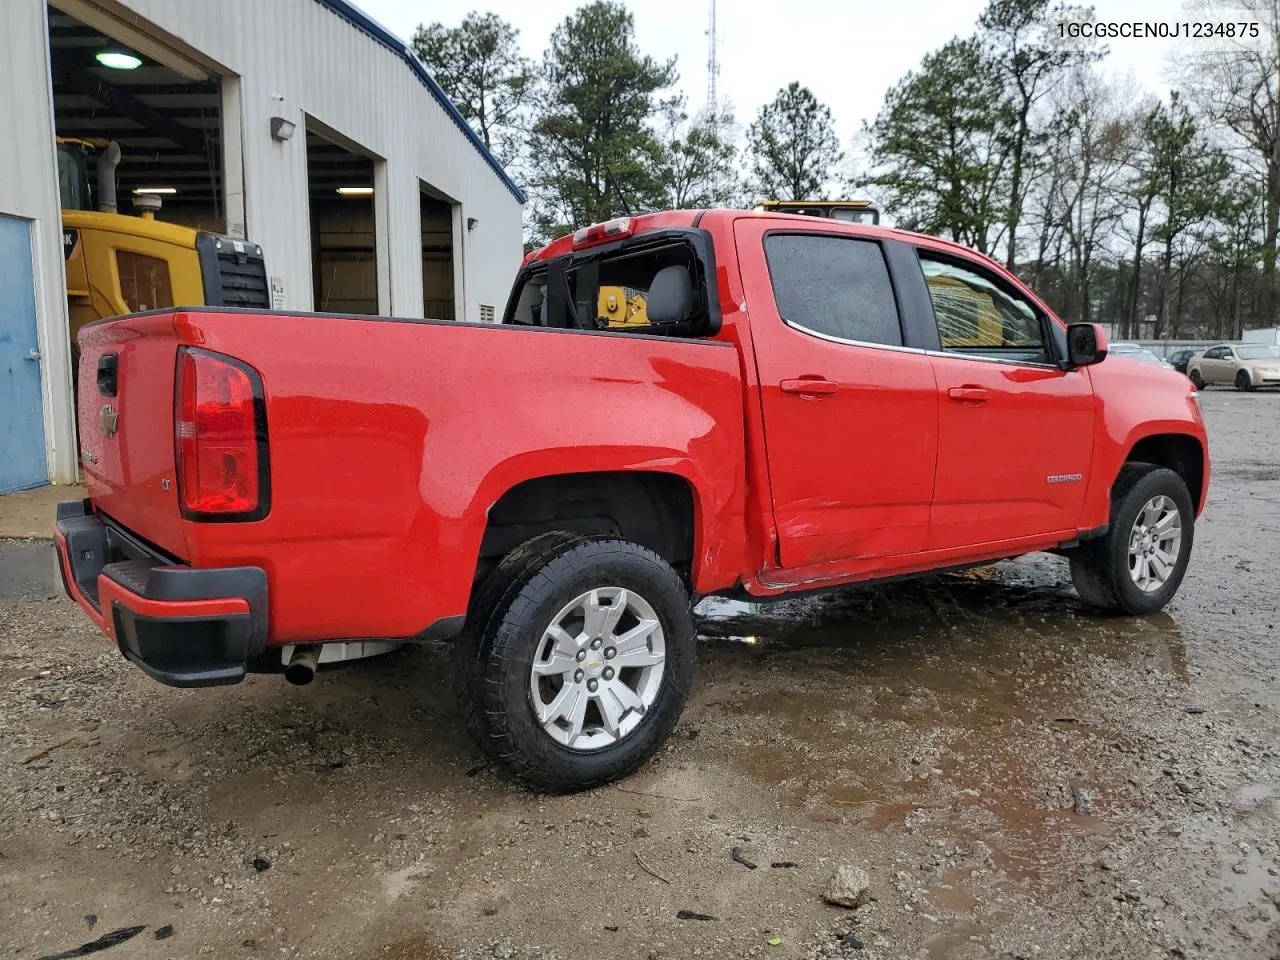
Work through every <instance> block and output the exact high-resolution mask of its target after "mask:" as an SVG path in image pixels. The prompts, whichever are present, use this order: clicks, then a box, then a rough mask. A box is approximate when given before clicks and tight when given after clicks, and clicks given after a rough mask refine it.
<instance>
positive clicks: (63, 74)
mask: <svg viewBox="0 0 1280 960" xmlns="http://www.w3.org/2000/svg"><path fill="white" fill-rule="evenodd" d="M3 8H4V9H3V13H0V22H2V23H3V30H0V38H3V41H2V43H0V49H2V50H3V54H4V55H3V56H2V57H0V91H3V96H0V129H4V130H7V131H8V136H7V138H6V139H7V142H6V145H5V148H4V149H3V150H0V491H4V490H11V489H20V488H23V487H28V486H35V485H40V484H43V483H45V482H55V483H58V482H61V483H65V482H72V481H74V480H75V479H76V477H77V467H78V454H77V446H76V436H75V416H74V411H73V409H72V406H73V401H72V359H71V349H70V339H69V330H70V326H69V323H70V321H69V319H68V317H69V311H68V294H69V290H70V288H69V287H68V285H67V283H68V280H67V271H66V263H67V262H68V261H67V260H66V259H65V258H66V257H68V256H70V246H71V244H72V242H73V239H74V238H72V237H70V236H67V237H64V231H63V223H62V206H63V204H64V203H65V199H64V195H63V194H64V193H65V183H63V184H61V186H62V187H63V193H60V176H62V177H63V178H64V179H65V174H60V166H59V163H60V155H59V153H58V149H57V148H56V146H55V144H57V143H59V142H66V141H73V142H76V143H82V142H83V143H86V144H90V146H88V147H85V148H83V149H86V150H88V149H92V148H93V145H94V144H98V143H99V141H100V142H101V143H106V142H107V141H112V142H115V143H118V144H119V145H120V151H121V154H122V156H123V160H122V162H121V163H120V165H119V167H118V176H117V179H118V187H117V194H118V196H119V198H120V202H121V212H125V210H126V209H127V201H128V200H129V199H130V198H132V199H133V201H134V203H135V204H136V206H137V209H139V210H144V209H145V207H146V204H144V203H143V202H142V201H139V200H138V198H139V197H144V198H146V199H148V200H153V201H154V203H158V204H160V210H159V212H158V213H156V214H154V216H155V218H156V219H160V220H170V221H172V222H174V223H178V224H182V225H186V226H188V227H194V228H196V229H199V230H207V231H209V232H211V233H217V234H222V235H225V236H229V237H232V238H240V239H247V240H248V241H250V242H251V243H252V244H255V245H260V246H261V248H262V251H263V258H264V261H265V268H266V273H267V274H268V275H269V279H270V294H271V302H272V305H273V306H275V307H278V308H282V309H290V310H313V309H314V310H325V311H328V312H334V313H352V314H356V313H368V314H380V315H384V316H400V317H424V316H427V317H432V318H435V319H457V320H467V321H482V320H492V319H493V318H494V316H495V314H497V313H500V312H501V309H502V304H503V303H504V301H505V298H506V294H507V291H508V288H509V286H510V283H511V280H512V278H513V276H514V273H515V270H516V268H517V267H518V265H519V261H520V257H521V253H522V249H521V206H522V204H523V202H524V197H523V195H522V194H521V192H520V190H519V188H518V187H517V186H516V185H515V184H514V183H513V182H512V180H511V179H510V178H509V177H508V175H507V174H506V172H505V171H504V170H503V169H502V167H501V165H500V164H499V163H498V161H497V160H496V159H495V158H494V157H493V156H492V154H490V153H489V151H487V150H486V149H485V148H484V145H483V143H482V142H481V141H480V140H479V139H478V138H477V136H476V135H475V133H474V132H473V131H472V130H471V129H470V127H469V126H468V125H467V124H466V122H465V121H464V120H463V118H462V117H461V115H460V114H459V113H458V111H457V110H456V108H455V107H454V106H453V105H452V104H451V103H450V102H449V100H448V98H447V97H446V96H445V95H444V93H443V92H442V91H441V89H440V87H439V86H438V84H436V82H435V81H434V79H433V78H432V77H431V75H430V73H429V72H428V71H427V69H426V68H425V67H424V66H423V65H422V64H421V63H420V62H419V61H418V60H417V59H416V58H415V57H414V56H413V55H412V53H411V52H410V51H409V49H408V48H407V46H406V45H405V43H404V42H403V41H401V40H398V39H397V38H396V37H394V36H393V35H391V34H390V33H388V32H387V31H386V30H385V29H384V28H382V27H381V26H379V25H378V24H377V23H375V22H374V21H373V20H371V19H370V18H369V17H368V16H366V15H365V14H363V13H362V12H361V11H360V10H359V9H358V8H356V7H355V6H353V5H352V4H351V3H349V2H348V0H270V2H264V0H217V2H212V3H211V2H208V0H50V2H46V0H5V2H4V4H3ZM99 145H100V144H99ZM143 215H144V216H145V215H146V214H145V213H144V214H143ZM116 292H117V293H119V292H120V291H119V290H117V291H116ZM122 296H123V302H125V303H129V298H128V295H127V293H126V294H124V295H122ZM130 306H131V307H132V306H133V305H132V304H130ZM408 361H409V358H406V362H408ZM427 361H428V358H424V362H427ZM430 362H441V361H440V359H439V358H430ZM445 362H447V360H446V361H445Z"/></svg>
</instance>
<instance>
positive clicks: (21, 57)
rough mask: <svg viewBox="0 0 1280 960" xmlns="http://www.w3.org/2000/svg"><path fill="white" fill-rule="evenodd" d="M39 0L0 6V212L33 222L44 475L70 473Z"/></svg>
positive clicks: (58, 238) (56, 208)
mask: <svg viewBox="0 0 1280 960" xmlns="http://www.w3.org/2000/svg"><path fill="white" fill-rule="evenodd" d="M45 20H46V7H45V4H44V0H4V12H3V13H0V24H2V25H3V32H2V33H0V37H2V38H3V40H4V42H3V44H2V45H0V130H4V131H6V132H7V134H8V137H6V143H5V144H4V146H3V147H0V213H4V214H9V215H11V216H16V217H23V218H26V219H28V220H30V221H32V240H33V250H32V261H33V262H34V264H35V290H36V329H37V332H38V334H39V340H40V355H41V364H40V367H41V391H42V393H43V394H44V411H45V423H44V440H45V453H46V456H47V459H48V463H49V479H50V480H52V481H53V482H55V483H74V482H75V479H76V469H77V462H76V459H77V458H76V440H75V411H73V410H72V409H71V344H70V341H69V340H68V339H67V294H66V289H67V287H66V279H65V277H64V274H63V262H62V218H61V215H60V204H59V201H58V178H57V159H56V157H55V155H54V142H53V136H54V134H53V95H52V93H51V92H50V89H49V88H50V81H49V40H48V32H47V24H46V22H45Z"/></svg>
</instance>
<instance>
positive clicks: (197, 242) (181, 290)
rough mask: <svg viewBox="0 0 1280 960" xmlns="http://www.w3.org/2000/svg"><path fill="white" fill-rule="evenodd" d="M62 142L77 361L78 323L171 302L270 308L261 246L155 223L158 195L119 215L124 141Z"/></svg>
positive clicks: (65, 242)
mask: <svg viewBox="0 0 1280 960" xmlns="http://www.w3.org/2000/svg"><path fill="white" fill-rule="evenodd" d="M57 145H58V189H59V193H60V194H61V200H62V253H63V256H64V257H65V259H66V274H67V308H68V311H69V316H70V327H71V351H72V358H73V360H75V361H76V362H77V364H78V361H79V350H78V348H77V346H76V336H77V334H78V333H79V332H80V328H81V327H83V326H84V325H85V324H86V323H91V322H92V321H94V320H101V319H103V318H104V317H115V316H119V315H120V314H124V313H137V312H140V311H143V310H154V309H158V308H161V307H172V306H230V307H253V308H257V309H268V308H270V306H271V302H270V291H269V289H268V286H267V275H266V268H265V266H264V264H263V260H262V248H261V247H259V246H258V245H257V244H254V243H248V242H246V241H244V240H234V239H232V238H230V237H222V236H217V235H215V234H212V233H207V232H205V231H202V230H193V229H192V228H190V227H183V226H179V225H177V224H173V223H164V222H162V221H160V220H157V219H155V214H156V212H157V211H158V210H159V209H160V206H161V200H160V197H159V196H154V195H149V194H144V195H142V196H136V197H134V198H133V206H134V209H136V210H138V211H139V215H138V216H129V215H127V214H122V213H119V212H117V211H116V183H115V171H116V166H117V165H118V164H119V162H120V147H119V145H118V144H115V143H111V142H108V141H105V140H101V141H99V140H74V139H70V138H64V137H59V138H58V140H57ZM95 153H96V155H97V165H98V171H97V172H98V176H97V182H98V190H97V194H98V195H97V197H96V204H95V198H94V197H93V195H92V194H93V191H92V190H91V188H90V184H89V173H88V158H89V157H90V156H91V155H93V154H95ZM95 206H96V209H95ZM74 369H75V368H74V367H73V370H74Z"/></svg>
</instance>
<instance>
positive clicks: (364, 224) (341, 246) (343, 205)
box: [307, 128, 379, 315]
mask: <svg viewBox="0 0 1280 960" xmlns="http://www.w3.org/2000/svg"><path fill="white" fill-rule="evenodd" d="M373 181H374V161H373V160H372V159H371V158H369V157H366V156H363V155H362V154H359V153H356V152H354V151H352V150H348V149H346V148H345V147H342V146H340V145H338V144H337V143H334V142H333V141H332V140H330V139H327V138H326V137H324V136H322V135H321V134H319V133H317V132H316V131H315V130H314V129H311V128H308V130H307V188H308V190H309V191H310V197H311V267H312V275H313V277H312V279H313V284H314V288H315V289H314V295H315V308H316V309H317V310H319V311H320V312H322V313H354V314H371V315H377V314H378V313H379V303H378V243H377V238H378V231H377V218H376V214H375V209H374V197H373Z"/></svg>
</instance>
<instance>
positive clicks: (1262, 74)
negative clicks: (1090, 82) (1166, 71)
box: [1181, 0, 1280, 315]
mask: <svg viewBox="0 0 1280 960" xmlns="http://www.w3.org/2000/svg"><path fill="white" fill-rule="evenodd" d="M1190 7H1191V11H1192V13H1198V14H1203V15H1204V16H1202V17H1200V19H1210V18H1212V19H1215V20H1222V21H1224V23H1225V22H1230V23H1231V24H1232V25H1233V26H1234V25H1236V24H1238V23H1248V24H1255V25H1256V26H1257V29H1258V35H1257V36H1249V35H1248V32H1247V31H1244V35H1241V34H1240V33H1236V34H1235V36H1232V37H1228V38H1224V39H1220V40H1218V41H1216V42H1214V43H1209V44H1202V45H1199V46H1198V47H1196V48H1193V49H1192V51H1191V52H1190V53H1187V54H1185V55H1184V56H1183V57H1182V58H1181V66H1182V71H1181V73H1182V82H1183V85H1184V86H1185V87H1186V89H1187V91H1188V95H1189V97H1190V99H1191V100H1192V101H1193V102H1194V103H1195V104H1196V105H1197V106H1198V107H1199V109H1200V111H1201V112H1202V113H1203V114H1204V115H1205V116H1206V117H1207V118H1208V119H1209V120H1210V121H1211V122H1213V123H1214V124H1216V125H1217V126H1219V127H1220V128H1221V129H1222V130H1223V131H1224V132H1226V133H1228V134H1229V135H1230V137H1231V138H1232V140H1233V141H1234V144H1235V145H1236V146H1237V147H1238V148H1239V151H1240V153H1241V155H1242V157H1243V158H1244V160H1245V162H1246V163H1247V164H1248V165H1249V166H1250V167H1251V168H1252V169H1253V170H1254V171H1255V172H1256V174H1257V176H1258V179H1259V180H1260V181H1261V182H1262V184H1263V205H1264V218H1263V237H1262V264H1263V286H1262V294H1263V303H1262V309H1263V312H1264V314H1267V315H1269V314H1270V312H1271V307H1272V305H1273V304H1274V300H1275V287H1276V281H1275V273H1276V247H1277V242H1278V240H1280V0H1197V2H1195V3H1193V4H1191V5H1190ZM1233 32H1234V31H1233Z"/></svg>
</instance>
